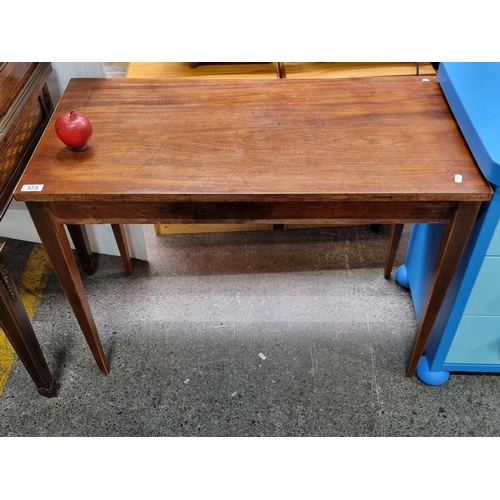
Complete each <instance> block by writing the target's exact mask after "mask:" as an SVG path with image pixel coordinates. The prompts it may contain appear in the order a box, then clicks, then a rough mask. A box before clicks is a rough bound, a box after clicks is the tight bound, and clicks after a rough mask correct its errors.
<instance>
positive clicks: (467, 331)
mask: <svg viewBox="0 0 500 500" xmlns="http://www.w3.org/2000/svg"><path fill="white" fill-rule="evenodd" d="M445 363H474V364H485V365H487V364H493V365H499V366H500V316H464V317H463V318H462V320H461V321H460V324H459V325H458V328H457V331H456V334H455V337H454V338H453V342H452V344H451V346H450V349H449V351H448V354H447V356H446V359H445Z"/></svg>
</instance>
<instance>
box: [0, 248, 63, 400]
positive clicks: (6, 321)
mask: <svg viewBox="0 0 500 500" xmlns="http://www.w3.org/2000/svg"><path fill="white" fill-rule="evenodd" d="M4 245H5V244H4V243H2V245H1V246H0V326H1V327H2V329H3V331H4V333H5V336H6V337H7V339H8V340H9V342H10V343H11V344H12V347H13V348H14V351H15V352H16V354H17V355H18V356H19V359H20V360H21V362H22V363H23V365H24V367H25V368H26V370H27V371H28V373H29V375H30V377H31V379H32V380H33V382H34V383H35V385H36V387H37V388H38V392H39V393H40V394H41V395H42V396H47V397H51V396H54V395H55V394H56V384H55V382H54V379H53V378H52V375H51V374H50V371H49V367H48V366H47V362H46V361H45V358H44V357H43V353H42V350H41V349H40V344H39V343H38V340H37V338H36V336H35V332H34V331H33V327H32V325H31V322H30V320H29V318H28V315H27V314H26V310H25V308H24V305H23V303H22V301H21V297H20V296H19V293H18V291H17V287H16V284H15V283H14V280H13V279H12V277H11V275H10V273H9V271H8V269H7V266H6V264H5V262H4V258H3V248H4Z"/></svg>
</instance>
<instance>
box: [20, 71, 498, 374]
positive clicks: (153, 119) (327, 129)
mask: <svg viewBox="0 0 500 500" xmlns="http://www.w3.org/2000/svg"><path fill="white" fill-rule="evenodd" d="M425 80H427V81H424V80H422V79H420V78H418V77H413V76H411V77H373V78H358V79H356V78H354V79H338V80H317V79H314V80H287V79H281V80H280V79H276V80H217V81H210V80H172V81H169V80H144V79H143V80H141V79H124V80H121V79H116V80H114V79H74V80H71V81H70V83H69V85H68V87H67V89H66V92H65V93H64V95H63V97H62V99H61V101H60V103H59V105H58V108H57V110H56V112H55V114H54V118H53V121H54V120H55V117H57V116H58V115H59V114H60V113H63V112H66V111H70V110H75V111H81V112H84V113H85V114H86V115H87V116H88V117H89V118H90V120H91V122H92V125H93V130H94V133H93V136H92V139H91V141H90V143H89V146H88V149H87V150H86V151H84V152H81V153H75V152H73V151H70V150H69V149H67V148H66V147H65V146H64V145H63V144H62V143H61V142H60V141H59V139H58V138H57V136H56V135H55V132H54V127H53V122H51V123H49V126H48V127H47V130H46V132H45V134H44V136H43V137H42V140H41V142H40V144H39V146H38V148H37V150H36V152H35V154H34V155H33V157H32V159H31V161H30V164H29V165H28V168H27V169H26V171H25V173H24V175H23V177H22V179H21V182H20V183H19V184H18V186H17V188H16V191H15V197H16V199H17V200H21V201H26V202H27V205H28V208H29V210H30V213H31V214H32V217H33V220H34V223H35V226H36V227H37V230H38V232H39V234H40V237H41V239H42V242H43V243H44V244H45V246H46V248H47V251H48V253H49V256H50V257H51V260H52V262H53V265H54V268H55V270H56V273H57V275H58V277H59V279H60V280H61V282H62V284H63V289H64V290H65V293H66V295H67V296H68V299H69V301H70V304H71V305H72V307H73V310H74V311H75V314H76V315H77V318H78V320H79V322H80V326H81V327H82V330H83V331H84V334H85V335H86V337H87V340H88V342H89V345H90V346H91V349H92V352H93V353H94V356H95V357H96V360H97V361H98V363H99V365H100V367H101V370H102V371H103V372H107V366H106V365H105V361H104V358H103V355H102V347H101V346H100V343H97V341H98V336H97V333H96V330H95V325H94V323H93V319H92V316H91V314H90V309H89V308H88V303H87V299H86V297H85V294H84V291H83V286H82V285H81V280H80V277H79V276H78V275H77V273H76V266H74V265H73V263H72V260H74V258H73V256H72V254H71V252H69V251H68V248H69V246H68V245H67V243H66V240H67V237H66V235H65V233H64V231H61V230H60V226H61V225H62V224H63V223H75V224H78V223H113V224H119V223H126V222H131V223H132V222H136V223H144V222H151V223H153V222H157V223H166V222H171V223H174V222H236V223H238V222H256V221H257V222H272V223H280V224H286V223H308V224H314V223H317V224H321V223H326V222H328V223H335V222H339V223H340V222H355V223H376V222H379V223H380V222H384V223H389V224H404V223H408V222H440V223H444V224H446V230H445V231H444V235H443V239H442V241H441V247H440V251H439V255H438V258H437V259H436V268H435V273H434V278H433V280H431V284H430V286H429V289H428V292H427V299H426V305H425V307H424V310H423V311H422V314H421V320H420V323H419V327H418V329H417V333H416V337H415V344H414V348H413V352H412V356H411V359H410V363H409V365H408V370H407V375H409V376H411V375H413V373H414V370H415V368H416V362H415V360H416V361H417V362H418V359H419V357H420V355H421V354H422V352H423V349H424V347H425V343H426V341H427V338H428V336H429V334H430V331H431V328H432V326H433V324H434V320H435V317H436V315H437V312H438V311H439V308H440V306H441V304H442V301H443V300H444V297H445V295H446V291H447V289H448V286H449V284H450V282H451V279H452V277H453V273H454V271H455V268H456V265H457V264H458V261H459V259H460V256H461V254H462V251H463V249H464V247H465V244H466V243H467V240H468V237H469V234H470V230H471V227H472V224H473V222H474V220H475V217H476V215H477V211H478V210H479V207H480V204H481V202H482V201H485V200H489V199H490V198H491V195H492V191H491V188H490V186H489V185H488V183H487V182H486V180H485V179H484V178H483V176H482V174H481V173H480V171H479V169H478V168H477V166H476V164H475V161H474V159H473V158H472V156H471V154H470V152H469V150H468V148H467V146H466V144H465V142H464V140H463V138H462V136H461V133H460V130H459V128H458V126H457V124H456V122H455V121H454V119H453V116H452V115H451V113H450V110H449V108H448V106H447V103H446V101H445V99H444V97H443V94H442V92H441V90H440V87H439V83H438V82H437V79H436V78H435V77H428V78H426V79H425ZM457 174H460V175H461V178H462V182H456V180H455V179H456V177H455V176H456V175H457ZM25 185H43V188H42V189H41V190H40V191H23V190H22V188H23V186H25ZM396 239H397V238H396ZM96 339H97V340H96Z"/></svg>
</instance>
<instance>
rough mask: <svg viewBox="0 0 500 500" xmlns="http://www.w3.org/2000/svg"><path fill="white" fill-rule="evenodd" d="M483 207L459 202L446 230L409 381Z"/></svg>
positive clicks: (430, 285) (437, 258)
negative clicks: (480, 209)
mask: <svg viewBox="0 0 500 500" xmlns="http://www.w3.org/2000/svg"><path fill="white" fill-rule="evenodd" d="M480 207H481V203H480V202H460V203H459V204H458V208H457V211H456V212H455V214H454V215H453V217H452V219H451V220H450V222H448V224H446V226H445V227H444V231H443V235H442V237H441V242H440V244H439V248H438V252H437V255H436V260H435V261H434V267H433V269H432V273H431V277H430V280H429V285H428V287H427V292H426V295H425V299H424V304H423V307H422V313H421V316H420V322H419V324H418V327H417V333H416V335H415V339H414V341H413V347H412V352H411V355H410V360H409V362H408V366H407V370H406V376H407V377H413V375H414V374H415V370H416V368H417V365H418V362H419V361H420V358H421V357H422V354H423V352H424V348H425V344H426V343H427V340H428V339H429V336H430V334H431V331H432V328H433V326H434V323H435V321H436V319H437V316H438V314H439V310H440V308H441V305H442V304H443V302H444V299H445V297H446V292H447V291H448V288H449V286H450V284H451V281H452V279H453V276H454V274H455V270H456V268H457V267H458V264H459V262H460V259H461V257H462V254H463V251H464V250H465V247H466V245H467V241H468V240H469V236H470V233H471V230H472V227H473V226H474V222H475V221H476V217H477V214H478V212H479V208H480Z"/></svg>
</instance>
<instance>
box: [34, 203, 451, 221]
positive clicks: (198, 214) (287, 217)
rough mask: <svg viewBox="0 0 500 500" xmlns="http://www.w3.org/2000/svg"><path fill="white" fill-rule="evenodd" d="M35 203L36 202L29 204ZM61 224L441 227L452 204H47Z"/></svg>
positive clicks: (446, 219) (447, 218)
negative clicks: (407, 224) (265, 224)
mask: <svg viewBox="0 0 500 500" xmlns="http://www.w3.org/2000/svg"><path fill="white" fill-rule="evenodd" d="M35 205H36V204H35ZM48 205H52V209H53V213H54V214H55V215H56V217H57V219H58V220H59V222H61V223H63V224H106V223H109V224H141V223H158V224H174V223H180V224H194V223H210V224H219V223H232V224H238V223H274V224H341V223H345V224H358V223H359V224H366V223H368V224H369V223H379V224H392V223H401V224H404V223H419V222H436V223H447V222H448V221H449V220H450V218H451V216H452V215H453V213H454V212H455V211H456V209H457V206H458V202H454V201H452V202H450V201H432V202H429V201H427V202H418V201H416V202H413V201H408V202H399V201H398V202H390V201H387V202H380V201H377V202H373V201H372V202H359V201H357V202H330V203H325V202H318V203H315V202H309V203H305V202H255V203H253V202H249V203H244V202H235V203H225V202H221V203H216V202H196V203H192V202H129V201H122V202H96V203H94V202H88V201H85V202H53V203H52V204H50V203H49V204H48Z"/></svg>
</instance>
